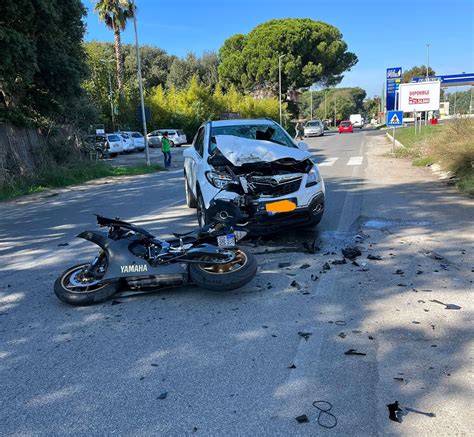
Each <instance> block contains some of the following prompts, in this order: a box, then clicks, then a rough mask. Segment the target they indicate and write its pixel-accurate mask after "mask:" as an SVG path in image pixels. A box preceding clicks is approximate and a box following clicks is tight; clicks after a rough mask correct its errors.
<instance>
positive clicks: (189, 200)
mask: <svg viewBox="0 0 474 437" xmlns="http://www.w3.org/2000/svg"><path fill="white" fill-rule="evenodd" d="M184 194H185V196H186V205H187V206H188V208H196V207H197V201H196V198H195V197H194V194H193V192H192V191H191V189H190V188H189V184H188V179H187V177H186V173H185V174H184Z"/></svg>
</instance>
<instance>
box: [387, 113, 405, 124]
mask: <svg viewBox="0 0 474 437" xmlns="http://www.w3.org/2000/svg"><path fill="white" fill-rule="evenodd" d="M402 125H403V111H388V112H387V126H390V127H397V126H402Z"/></svg>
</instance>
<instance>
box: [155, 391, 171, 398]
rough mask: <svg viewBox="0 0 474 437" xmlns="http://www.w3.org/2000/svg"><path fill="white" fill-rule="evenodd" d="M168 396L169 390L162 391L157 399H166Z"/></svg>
mask: <svg viewBox="0 0 474 437" xmlns="http://www.w3.org/2000/svg"><path fill="white" fill-rule="evenodd" d="M166 396H168V392H167V391H165V392H163V393H161V394H160V395H159V396H158V397H157V398H156V399H166Z"/></svg>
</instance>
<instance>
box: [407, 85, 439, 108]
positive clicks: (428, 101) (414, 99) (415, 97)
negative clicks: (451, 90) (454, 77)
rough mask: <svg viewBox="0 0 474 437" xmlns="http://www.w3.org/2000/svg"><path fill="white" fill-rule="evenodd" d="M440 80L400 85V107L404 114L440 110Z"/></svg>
mask: <svg viewBox="0 0 474 437" xmlns="http://www.w3.org/2000/svg"><path fill="white" fill-rule="evenodd" d="M440 85H441V82H440V81H439V80H437V81H433V82H421V83H403V84H402V85H400V92H399V105H398V107H399V108H400V109H401V110H402V111H403V112H414V111H437V110H438V109H439V94H440Z"/></svg>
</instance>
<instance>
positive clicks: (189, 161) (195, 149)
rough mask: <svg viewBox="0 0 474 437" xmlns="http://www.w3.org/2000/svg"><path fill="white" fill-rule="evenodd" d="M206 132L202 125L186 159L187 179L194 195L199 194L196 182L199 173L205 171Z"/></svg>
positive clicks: (187, 152) (187, 151)
mask: <svg viewBox="0 0 474 437" xmlns="http://www.w3.org/2000/svg"><path fill="white" fill-rule="evenodd" d="M204 133H205V129H204V126H201V127H200V128H199V130H198V131H197V133H196V136H195V137H194V140H193V145H192V147H190V148H189V149H188V150H186V155H185V159H184V169H185V171H186V179H187V181H188V184H189V188H191V191H192V192H193V194H194V196H197V189H196V182H197V180H198V178H199V176H198V175H199V174H200V173H202V171H203V170H202V166H203V152H204Z"/></svg>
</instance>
